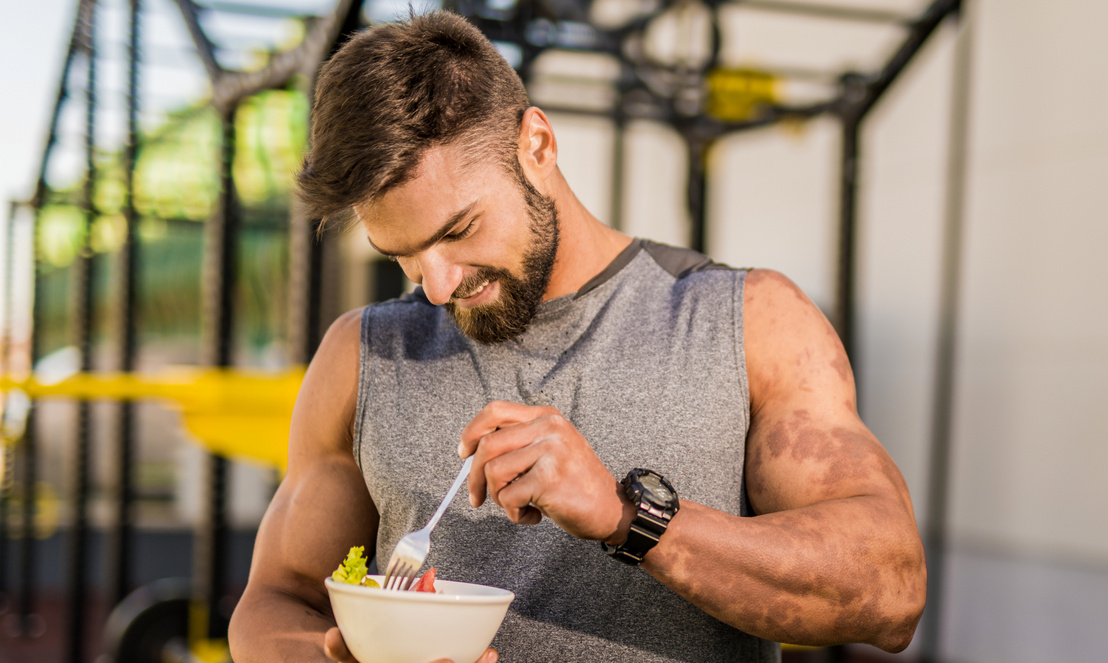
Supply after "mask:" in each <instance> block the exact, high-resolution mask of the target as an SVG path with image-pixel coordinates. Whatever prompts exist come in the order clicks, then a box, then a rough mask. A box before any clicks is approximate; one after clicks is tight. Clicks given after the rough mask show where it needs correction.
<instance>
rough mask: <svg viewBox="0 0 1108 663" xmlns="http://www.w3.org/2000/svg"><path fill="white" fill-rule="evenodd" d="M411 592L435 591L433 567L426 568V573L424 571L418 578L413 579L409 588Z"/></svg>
mask: <svg viewBox="0 0 1108 663" xmlns="http://www.w3.org/2000/svg"><path fill="white" fill-rule="evenodd" d="M409 591H412V592H431V593H432V594H434V593H435V569H434V568H433V567H432V568H430V569H427V573H424V574H423V575H421V576H420V577H419V580H416V581H415V584H413V585H412V588H411V589H410V590H409Z"/></svg>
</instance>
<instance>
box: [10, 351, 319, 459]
mask: <svg viewBox="0 0 1108 663" xmlns="http://www.w3.org/2000/svg"><path fill="white" fill-rule="evenodd" d="M303 379H304V368H303V367H295V368H291V369H288V370H285V371H282V372H280V373H267V372H263V371H244V370H241V369H216V368H196V369H193V368H174V369H167V370H165V371H163V372H160V373H156V374H138V373H76V374H74V375H71V376H69V377H67V378H65V379H63V380H60V381H57V382H43V381H40V380H37V379H35V378H34V377H31V378H26V379H13V378H11V377H9V376H0V391H2V392H5V393H6V392H9V391H13V390H19V391H22V392H23V393H25V394H26V395H27V396H28V397H30V398H31V399H41V398H73V399H79V400H95V399H108V400H148V399H152V400H159V401H164V402H165V403H166V405H168V406H169V407H171V408H173V409H176V410H177V411H179V412H180V413H181V416H182V419H183V420H184V424H185V428H186V429H188V431H189V432H190V433H191V434H192V436H193V437H195V438H196V439H197V441H198V442H199V443H200V444H202V445H203V446H205V447H207V448H208V449H209V450H210V451H212V452H213V453H216V454H219V455H221V456H227V457H229V458H243V459H246V460H250V461H254V462H260V463H263V464H265V465H269V466H273V467H276V468H277V469H278V470H280V471H281V473H282V474H283V473H284V471H285V468H286V466H287V463H288V455H287V450H288V437H289V421H290V420H291V418H292V407H293V404H294V403H295V402H296V395H297V393H299V391H300V383H301V382H302V381H303Z"/></svg>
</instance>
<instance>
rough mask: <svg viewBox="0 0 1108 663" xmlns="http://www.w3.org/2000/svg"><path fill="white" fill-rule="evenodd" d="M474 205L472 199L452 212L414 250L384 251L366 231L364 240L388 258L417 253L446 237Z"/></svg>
mask: <svg viewBox="0 0 1108 663" xmlns="http://www.w3.org/2000/svg"><path fill="white" fill-rule="evenodd" d="M476 206H477V201H476V200H474V201H473V202H471V203H470V204H468V205H466V206H465V207H463V208H462V209H460V210H458V211H457V212H454V213H453V214H451V215H450V218H449V219H447V220H446V223H444V224H442V227H441V228H439V229H438V231H437V232H435V234H434V235H432V236H431V239H429V240H427V241H426V242H424V243H423V244H421V245H419V246H418V247H416V249H415V250H414V251H411V252H410V253H394V252H392V251H386V250H384V249H382V248H381V247H379V246H377V245H376V244H374V243H373V240H372V239H370V237H369V233H368V232H367V233H366V236H365V238H366V241H368V242H369V245H370V246H372V247H373V248H374V249H376V250H377V252H378V253H380V254H381V255H383V256H388V257H389V258H404V257H406V256H411V255H415V254H417V253H419V252H421V251H424V250H426V249H428V248H430V247H432V246H434V245H435V243H437V242H438V241H439V240H441V239H442V238H443V237H446V236H447V235H448V234H449V233H450V230H451V229H452V228H453V227H454V226H456V225H458V222H459V221H461V220H462V219H464V218H465V217H467V216H469V215H470V214H471V213H472V212H473V208H474V207H476Z"/></svg>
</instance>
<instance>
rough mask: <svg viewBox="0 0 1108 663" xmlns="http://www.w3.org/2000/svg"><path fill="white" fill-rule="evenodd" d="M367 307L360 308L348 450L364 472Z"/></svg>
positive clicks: (367, 344) (367, 376)
mask: <svg viewBox="0 0 1108 663" xmlns="http://www.w3.org/2000/svg"><path fill="white" fill-rule="evenodd" d="M369 318H370V316H369V307H368V306H366V307H365V309H364V310H362V324H361V326H360V330H359V333H358V396H357V398H358V400H357V403H356V404H355V406H354V425H353V427H352V429H351V431H350V434H351V436H352V437H351V445H350V447H351V448H350V452H351V453H353V454H354V462H356V463H357V464H358V469H359V470H361V472H362V474H363V475H364V474H365V468H363V467H362V422H363V421H365V416H364V415H365V406H366V399H367V398H369V362H368V361H366V358H367V357H368V354H369V353H368V352H367V350H368V349H369Z"/></svg>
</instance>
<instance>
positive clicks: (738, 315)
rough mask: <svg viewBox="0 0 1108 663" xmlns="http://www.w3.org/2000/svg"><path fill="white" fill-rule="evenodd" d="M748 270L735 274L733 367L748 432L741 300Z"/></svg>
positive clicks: (748, 398)
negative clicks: (737, 380)
mask: <svg viewBox="0 0 1108 663" xmlns="http://www.w3.org/2000/svg"><path fill="white" fill-rule="evenodd" d="M749 273H750V270H749V269H739V270H736V272H735V316H734V319H735V366H736V368H737V369H738V370H739V372H740V377H741V379H740V380H739V384H740V385H742V397H743V417H744V419H745V420H746V430H747V431H749V430H750V379H749V376H748V375H747V372H746V336H745V333H746V332H745V319H746V309H745V307H744V306H743V298H744V297H745V293H746V277H747V275H748V274H749Z"/></svg>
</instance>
